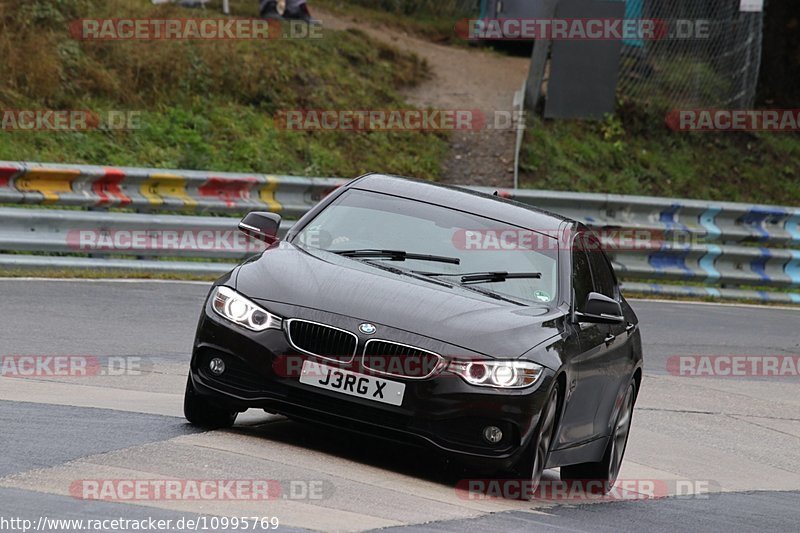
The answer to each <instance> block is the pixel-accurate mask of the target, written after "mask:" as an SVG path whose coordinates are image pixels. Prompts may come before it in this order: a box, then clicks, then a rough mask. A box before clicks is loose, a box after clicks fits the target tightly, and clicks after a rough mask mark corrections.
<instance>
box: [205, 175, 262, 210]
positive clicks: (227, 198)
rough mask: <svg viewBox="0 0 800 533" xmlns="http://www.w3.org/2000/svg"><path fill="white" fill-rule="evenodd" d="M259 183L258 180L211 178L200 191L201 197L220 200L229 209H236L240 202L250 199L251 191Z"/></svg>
mask: <svg viewBox="0 0 800 533" xmlns="http://www.w3.org/2000/svg"><path fill="white" fill-rule="evenodd" d="M257 183H258V180H257V179H256V178H235V179H226V178H209V179H208V181H206V182H205V183H204V184H203V185H202V186H201V187H200V188H199V189H198V191H199V192H200V195H201V196H206V197H213V198H219V199H220V200H222V201H223V202H225V205H226V206H227V207H236V203H237V202H238V201H240V200H249V199H250V190H251V189H252V188H253V186H254V185H256V184H257Z"/></svg>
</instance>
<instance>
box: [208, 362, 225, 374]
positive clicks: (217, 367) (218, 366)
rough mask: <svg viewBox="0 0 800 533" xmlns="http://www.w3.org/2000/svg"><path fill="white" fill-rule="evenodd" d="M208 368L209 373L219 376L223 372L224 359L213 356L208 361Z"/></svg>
mask: <svg viewBox="0 0 800 533" xmlns="http://www.w3.org/2000/svg"><path fill="white" fill-rule="evenodd" d="M208 369H209V370H211V373H212V374H214V375H215V376H221V375H222V374H223V373H224V372H225V361H223V360H222V359H220V358H219V357H215V358H214V359H212V360H211V362H210V363H208Z"/></svg>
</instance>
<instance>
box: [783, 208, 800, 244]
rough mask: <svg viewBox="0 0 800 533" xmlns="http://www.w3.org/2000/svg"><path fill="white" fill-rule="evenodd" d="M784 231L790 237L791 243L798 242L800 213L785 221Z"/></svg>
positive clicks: (799, 239)
mask: <svg viewBox="0 0 800 533" xmlns="http://www.w3.org/2000/svg"><path fill="white" fill-rule="evenodd" d="M786 231H788V232H789V235H791V236H792V241H794V242H800V213H796V214H795V215H794V216H792V217H791V218H790V219H789V220H787V221H786Z"/></svg>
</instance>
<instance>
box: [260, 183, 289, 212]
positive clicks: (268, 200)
mask: <svg viewBox="0 0 800 533" xmlns="http://www.w3.org/2000/svg"><path fill="white" fill-rule="evenodd" d="M277 189H278V178H276V177H275V176H267V183H266V184H264V185H262V186H261V190H260V191H259V194H258V195H259V198H261V201H262V202H264V203H265V204H267V206H268V207H269V210H270V211H272V212H273V213H280V211H281V209H283V206H282V205H281V204H280V202H279V201H278V199H277V198H275V191H276V190H277Z"/></svg>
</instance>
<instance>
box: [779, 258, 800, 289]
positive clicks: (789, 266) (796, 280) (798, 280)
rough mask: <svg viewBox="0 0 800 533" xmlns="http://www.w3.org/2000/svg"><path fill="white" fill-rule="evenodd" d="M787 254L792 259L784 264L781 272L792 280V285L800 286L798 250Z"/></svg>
mask: <svg viewBox="0 0 800 533" xmlns="http://www.w3.org/2000/svg"><path fill="white" fill-rule="evenodd" d="M789 252H790V253H791V254H792V259H791V261H789V262H788V263H786V266H785V267H783V271H784V272H786V275H787V276H789V278H790V279H791V280H792V285H800V250H789Z"/></svg>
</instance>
